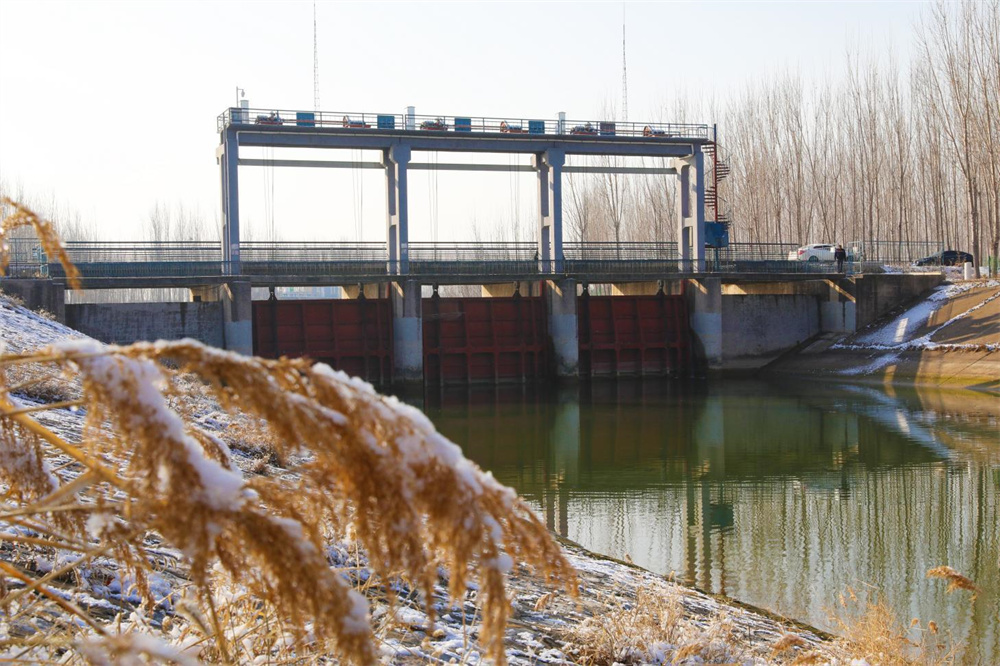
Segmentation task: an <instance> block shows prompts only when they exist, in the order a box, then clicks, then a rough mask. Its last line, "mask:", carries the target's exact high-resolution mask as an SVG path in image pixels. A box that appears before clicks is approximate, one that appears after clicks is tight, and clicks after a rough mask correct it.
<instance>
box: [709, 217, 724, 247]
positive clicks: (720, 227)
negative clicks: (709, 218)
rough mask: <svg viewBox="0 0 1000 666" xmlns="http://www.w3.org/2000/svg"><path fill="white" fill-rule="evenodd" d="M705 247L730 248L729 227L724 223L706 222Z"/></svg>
mask: <svg viewBox="0 0 1000 666" xmlns="http://www.w3.org/2000/svg"><path fill="white" fill-rule="evenodd" d="M705 247H717V248H718V247H729V227H727V226H726V225H725V224H723V223H722V222H706V223H705Z"/></svg>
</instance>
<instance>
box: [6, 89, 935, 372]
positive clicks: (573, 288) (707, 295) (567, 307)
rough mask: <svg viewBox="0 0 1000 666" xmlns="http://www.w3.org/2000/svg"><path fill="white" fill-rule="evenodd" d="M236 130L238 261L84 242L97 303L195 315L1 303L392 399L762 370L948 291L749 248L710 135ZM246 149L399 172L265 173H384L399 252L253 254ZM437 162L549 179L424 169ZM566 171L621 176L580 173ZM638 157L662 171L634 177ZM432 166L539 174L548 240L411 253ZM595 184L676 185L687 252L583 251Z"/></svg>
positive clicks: (536, 129) (500, 125) (33, 278)
mask: <svg viewBox="0 0 1000 666" xmlns="http://www.w3.org/2000/svg"><path fill="white" fill-rule="evenodd" d="M218 122H219V136H220V145H219V147H218V150H217V158H218V163H219V166H220V182H221V192H222V209H223V228H222V241H221V243H128V242H119V243H67V248H68V251H69V254H70V257H71V258H72V260H73V261H74V263H76V265H77V267H78V268H79V269H80V272H81V274H82V282H83V288H84V289H130V288H137V289H149V288H164V287H170V288H184V289H189V290H190V294H191V302H184V303H140V304H134V303H121V304H66V301H65V296H64V291H65V280H64V278H65V276H64V275H63V274H62V269H61V267H60V266H59V265H58V264H53V263H50V262H48V261H47V260H45V259H44V258H38V259H36V260H34V263H32V262H30V261H29V262H27V264H25V265H23V266H17V265H14V266H12V272H11V275H13V276H17V277H15V278H14V279H4V280H2V281H0V287H2V288H3V289H4V290H6V291H9V292H13V293H17V294H19V295H21V296H22V297H23V298H24V299H25V301H26V302H27V303H28V304H29V305H33V304H34V305H41V306H44V307H45V308H46V309H48V310H49V311H51V312H53V313H54V314H55V315H56V316H57V318H60V319H61V320H63V321H66V322H67V323H69V324H70V325H72V326H74V327H76V328H78V329H79V330H81V331H82V332H84V333H87V334H90V335H92V336H94V337H96V338H98V339H102V340H106V341H113V342H130V341H133V340H137V339H155V338H165V339H170V338H180V337H191V338H195V339H198V340H202V341H204V342H207V343H210V344H214V345H217V346H222V347H225V348H227V349H230V350H233V351H237V352H240V353H245V354H250V353H256V354H259V355H261V356H265V357H280V356H289V357H297V356H308V357H310V358H313V359H316V360H321V361H324V362H327V363H329V364H331V365H332V366H334V367H336V368H338V369H342V370H344V371H346V372H349V373H351V374H354V375H358V376H361V377H363V378H365V379H368V380H370V381H373V382H378V383H383V384H385V383H395V382H423V383H427V384H447V383H476V382H527V381H535V380H540V379H546V378H557V377H568V378H572V377H605V376H606V377H617V376H670V375H676V376H683V375H689V374H692V373H694V372H699V371H713V370H726V369H731V368H743V367H752V366H754V364H757V365H759V364H760V363H762V362H763V360H766V359H768V358H770V357H773V356H774V355H775V354H779V353H781V352H783V351H785V350H787V349H789V348H791V347H794V346H795V345H797V344H799V343H801V342H803V341H805V340H807V339H809V338H811V337H813V336H815V335H818V334H820V333H823V332H850V331H853V330H855V329H856V328H858V327H862V326H864V325H866V324H867V323H869V322H870V321H871V320H873V319H874V318H875V317H876V316H878V315H879V314H882V313H884V312H885V311H887V310H888V309H889V308H891V307H893V306H894V305H896V304H898V303H900V302H902V301H904V300H906V299H909V298H912V297H914V296H916V295H918V294H919V293H921V292H923V291H925V290H926V289H928V288H930V287H932V286H934V285H935V284H936V283H937V281H939V280H940V276H912V275H884V276H883V275H858V276H851V277H848V276H844V275H838V274H836V273H834V272H833V270H832V266H830V265H827V264H824V263H818V264H811V263H807V262H797V261H789V260H788V258H787V255H788V250H789V249H792V248H790V247H789V246H786V245H780V244H754V245H750V244H744V245H739V244H735V243H733V244H730V243H728V239H727V238H726V225H727V220H726V219H725V216H724V214H723V213H722V211H721V209H720V201H719V198H718V194H717V192H716V187H717V183H718V180H719V179H720V178H722V177H724V175H725V172H726V170H725V169H724V165H723V164H722V163H721V161H720V160H719V159H718V157H719V156H718V153H717V146H716V145H715V143H714V131H713V128H711V127H710V126H708V125H677V124H655V123H654V124H645V125H643V124H631V123H610V122H599V121H594V122H589V121H588V122H577V121H566V120H564V119H562V118H560V120H558V121H555V122H553V121H538V120H528V119H524V120H511V119H504V120H501V119H490V118H469V117H464V118H463V117H441V116H434V117H424V116H417V115H416V114H414V113H412V111H408V113H406V114H403V115H395V116H393V115H387V114H339V113H338V114H326V113H312V112H294V111H266V112H259V111H258V110H252V109H247V108H231V109H228V110H227V111H226V112H224V113H223V114H222V115H221V116H220V117H219V120H218ZM241 147H253V148H290V149H307V148H311V149H320V150H322V149H346V150H355V151H356V150H361V151H368V152H369V153H370V152H372V151H374V152H375V153H376V154H377V155H379V157H380V159H379V160H378V161H372V162H358V161H347V162H341V161H333V160H304V159H269V160H266V166H273V167H295V168H301V167H310V168H347V169H379V170H382V171H383V172H384V175H385V181H384V182H385V197H386V211H387V215H386V235H385V239H384V241H381V242H376V243H307V242H290V243H284V242H282V243H260V242H250V241H246V240H244V239H243V238H242V237H241V232H240V228H241V224H240V208H239V205H240V200H239V188H240V178H239V171H240V167H241V166H244V167H245V166H251V167H253V166H263V165H264V162H265V161H263V160H256V159H252V158H249V157H243V156H241V155H240V148H241ZM429 151H433V152H440V153H446V154H447V153H453V154H454V153H483V154H520V155H530V156H531V158H532V162H531V165H514V164H507V165H503V164H463V163H454V164H449V163H439V162H437V161H434V162H421V161H419V160H417V159H414V157H415V156H419V155H420V154H421V153H425V152H429ZM567 156H585V157H603V158H607V159H605V160H603V161H602V162H603V165H598V166H574V165H571V164H567ZM617 158H649V159H650V160H651V163H652V164H653V165H654V166H641V167H636V166H615V165H616V164H621V162H616V159H617ZM422 169H441V170H469V171H527V172H531V173H533V174H535V176H536V183H537V225H536V227H535V229H536V233H535V236H536V238H535V240H534V241H532V242H526V243H525V242H520V243H428V242H424V241H421V240H419V239H413V238H411V237H410V233H409V179H408V176H409V173H410V172H411V171H416V170H422ZM587 172H594V173H607V172H612V173H620V174H635V173H638V174H660V175H670V176H674V181H673V182H674V186H675V187H676V188H677V196H676V202H677V209H676V214H675V219H676V223H677V228H676V234H675V238H677V239H678V241H677V242H656V243H578V242H569V241H567V240H566V239H565V238H564V233H563V174H566V173H587ZM713 246H714V247H713ZM25 254H27V255H30V254H31V252H27V253H25ZM456 284H457V285H480V286H481V292H482V297H479V298H449V297H444V296H438V295H437V287H439V286H443V285H456ZM598 285H600V288H599V289H595V287H596V286H598ZM299 286H340V287H342V290H343V293H344V294H345V296H346V298H343V299H339V300H327V301H300V300H278V299H276V298H274V297H273V294H274V289H275V288H278V287H299ZM254 287H266V288H271V293H272V298H271V299H269V300H266V301H254V300H253V298H252V289H253V288H254ZM431 291H433V294H430V293H429V292H431Z"/></svg>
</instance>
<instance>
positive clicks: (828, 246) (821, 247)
mask: <svg viewBox="0 0 1000 666" xmlns="http://www.w3.org/2000/svg"><path fill="white" fill-rule="evenodd" d="M836 249H837V246H836V245H834V244H833V243H813V244H811V245H803V246H802V247H800V248H799V249H797V250H792V251H791V252H789V253H788V260H789V261H833V253H834V250H836Z"/></svg>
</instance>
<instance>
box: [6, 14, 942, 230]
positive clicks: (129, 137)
mask: <svg viewBox="0 0 1000 666" xmlns="http://www.w3.org/2000/svg"><path fill="white" fill-rule="evenodd" d="M925 8H926V4H925V3H921V2H749V1H748V2H648V3H646V2H628V3H625V5H624V12H625V22H626V32H627V56H628V90H629V119H630V120H634V121H642V120H662V121H672V120H673V121H681V120H687V121H689V122H705V123H712V122H714V121H715V120H716V119H715V118H711V117H689V118H686V119H684V118H677V117H675V116H674V115H672V114H670V113H668V112H667V111H666V109H672V108H674V107H675V104H676V102H677V100H678V99H683V100H687V102H688V104H689V106H696V105H698V104H707V103H708V102H709V101H710V100H713V99H714V100H715V101H716V102H717V103H724V102H725V100H726V99H728V98H729V96H731V95H733V94H735V93H738V92H739V91H741V90H744V89H745V88H746V87H747V86H752V85H753V83H754V81H756V80H760V79H761V78H763V77H768V76H774V75H779V74H782V73H784V72H789V71H791V72H798V73H800V74H801V76H802V77H803V79H804V80H805V82H806V83H807V85H809V84H811V83H813V82H816V81H819V80H820V79H822V78H823V77H824V76H827V75H833V76H839V75H840V74H841V72H842V71H843V66H844V56H845V53H846V52H847V50H848V48H849V47H850V45H851V44H855V43H861V44H863V45H865V46H866V47H869V48H871V49H874V50H876V51H884V50H887V49H891V50H892V51H894V52H895V54H896V55H897V56H899V57H900V58H901V59H902V60H905V59H906V56H907V55H908V53H909V51H910V49H911V46H912V41H913V38H912V35H913V26H914V24H915V22H916V21H917V19H918V17H919V15H920V13H921V11H922V10H923V9H925ZM622 12H623V4H622V3H621V2H592V3H586V2H548V3H534V2H449V3H424V2H331V1H329V0H327V1H320V2H318V3H317V19H318V48H319V74H320V100H321V108H322V109H323V110H324V111H364V112H390V113H402V111H403V109H404V107H406V106H407V105H413V106H415V107H416V110H417V113H418V114H434V115H438V114H439V115H446V116H454V115H472V116H491V117H505V116H512V117H521V118H527V117H537V118H544V119H549V118H554V117H555V116H556V114H557V112H559V111H566V112H567V114H568V116H569V117H570V118H594V119H598V117H599V116H600V115H601V110H602V109H603V108H606V107H607V106H608V105H609V104H610V105H614V106H616V107H617V106H619V105H620V103H621V97H622V92H621V80H622V43H621V40H622ZM312 19H313V3H312V2H311V1H305V2H294V1H286V2H266V1H263V0H261V1H248V2H210V1H198V2H194V1H185V0H173V1H170V2H82V1H79V0H76V1H74V2H45V1H41V0H33V1H31V2H22V1H20V0H0V179H2V181H3V182H4V183H5V184H6V185H7V186H8V187H13V186H17V185H21V186H23V187H24V188H25V190H26V191H27V192H29V193H31V194H32V195H34V196H41V197H46V198H48V197H51V196H53V195H54V196H55V197H56V198H57V199H58V201H59V202H60V203H61V204H62V205H63V206H65V207H70V208H72V209H73V210H76V211H79V213H80V214H81V215H82V216H83V218H84V220H86V221H88V222H90V223H92V224H94V225H95V226H96V227H98V230H99V233H100V234H101V236H102V237H104V238H108V239H117V240H132V239H141V238H142V237H143V228H144V224H145V220H146V219H148V216H149V211H150V209H151V207H152V206H153V204H154V203H155V202H156V201H160V202H162V203H165V204H168V205H177V204H183V205H184V206H185V207H187V208H189V209H197V210H198V211H199V212H200V214H201V215H202V216H203V217H204V218H206V220H208V221H210V222H213V223H214V220H215V219H217V217H218V216H219V208H220V205H219V200H220V194H219V170H218V166H217V165H216V163H215V148H216V146H217V144H218V141H219V139H218V134H217V132H216V117H217V116H218V115H219V114H220V113H221V112H222V111H223V110H224V109H225V108H226V107H228V106H231V105H233V104H234V103H235V99H236V97H235V90H236V87H237V86H239V87H241V88H243V89H245V90H246V95H247V98H248V99H249V100H250V103H251V106H253V107H274V108H283V109H301V110H312V107H313V31H312ZM244 155H245V156H254V155H251V154H250V153H249V152H246V153H244ZM307 156H308V157H314V158H316V159H336V157H333V156H332V155H331V154H330V152H325V153H322V154H316V153H315V152H313V153H307ZM296 157H298V155H296ZM355 157H362V158H363V159H366V160H367V159H372V160H374V159H377V158H376V156H375V155H374V154H371V155H368V154H366V155H355ZM441 159H442V161H445V159H447V160H448V161H452V160H451V158H446V157H444V156H442V158H441ZM499 159H500V160H504V159H506V158H499ZM525 162H526V160H525ZM272 177H273V178H272ZM272 179H273V191H274V194H273V199H272V197H271V180H272ZM240 187H241V206H242V211H241V212H242V219H243V224H244V228H247V227H252V228H253V234H254V236H255V237H256V238H258V239H260V238H263V237H264V236H265V234H266V226H267V225H268V224H269V223H270V220H271V217H272V216H273V219H274V225H275V227H276V228H277V229H278V233H279V234H280V237H281V238H282V239H284V240H312V239H329V240H339V239H345V240H353V239H355V238H357V232H356V228H357V227H358V225H359V224H360V226H361V231H362V234H361V235H362V237H363V239H364V240H382V239H383V238H384V234H385V231H384V229H385V217H384V216H385V204H384V201H383V199H384V194H383V177H382V176H381V174H380V173H379V172H378V171H373V170H366V171H364V172H363V176H361V175H355V174H352V172H350V171H346V170H320V169H273V170H272V171H271V172H268V170H266V169H263V168H252V167H242V168H241V170H240ZM265 189H266V190H267V191H265ZM534 197H535V192H534V188H533V181H532V178H531V176H530V174H522V175H518V176H509V175H507V174H483V173H475V174H456V173H443V174H440V175H439V176H438V177H437V179H436V182H435V180H434V178H433V177H432V176H430V175H429V174H428V173H427V172H421V173H413V174H411V207H410V214H411V233H410V239H411V241H420V240H432V236H433V233H432V222H433V221H434V220H435V219H436V221H437V226H438V239H439V240H469V239H471V226H472V220H473V219H475V220H477V221H478V222H479V224H480V225H482V226H484V227H485V226H489V225H491V224H497V223H499V220H500V219H501V218H503V217H505V218H507V219H510V218H511V217H513V216H515V215H517V216H520V217H521V219H522V220H524V222H525V225H526V227H527V229H528V230H531V229H532V228H533V227H532V225H533V224H534V220H533V212H534ZM434 199H436V200H437V206H436V210H437V213H436V215H435V212H434V211H435V206H434V205H433V201H432V200H434ZM272 202H273V205H272Z"/></svg>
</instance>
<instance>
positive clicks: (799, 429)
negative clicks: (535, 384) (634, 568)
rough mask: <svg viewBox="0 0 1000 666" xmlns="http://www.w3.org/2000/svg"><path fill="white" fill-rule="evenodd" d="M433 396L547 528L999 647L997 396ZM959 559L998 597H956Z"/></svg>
mask: <svg viewBox="0 0 1000 666" xmlns="http://www.w3.org/2000/svg"><path fill="white" fill-rule="evenodd" d="M424 400H425V404H424V407H425V409H426V410H427V412H428V414H429V415H430V416H431V418H432V419H433V420H434V422H435V423H436V424H437V426H438V428H439V429H440V430H441V431H442V432H444V433H445V434H446V435H447V436H448V437H450V438H451V439H453V440H454V441H456V442H458V443H460V444H461V445H462V446H463V448H464V450H465V451H466V454H467V455H468V456H469V457H471V458H472V459H474V460H476V461H477V462H478V463H479V464H480V465H481V466H483V467H484V468H486V469H489V470H492V472H493V473H494V475H495V476H496V477H497V478H498V479H500V480H501V481H502V482H504V483H507V484H509V485H511V486H513V487H515V488H516V489H517V490H518V491H519V492H520V493H521V494H522V496H524V497H525V498H527V499H528V500H529V502H531V503H532V504H533V506H535V507H536V509H537V510H538V511H540V512H541V513H542V514H544V516H545V519H546V521H547V523H548V525H549V527H550V528H551V529H553V530H555V531H557V532H559V533H560V534H562V535H565V536H567V537H569V538H570V539H573V540H575V541H578V542H580V543H582V544H583V545H585V546H586V547H588V548H590V549H592V550H595V551H597V552H601V553H605V554H608V555H612V556H615V557H625V556H626V554H627V555H628V556H630V557H631V558H632V559H633V560H634V561H635V562H636V563H638V564H640V565H641V566H644V567H647V568H649V569H652V570H654V571H659V572H661V573H670V572H675V573H676V574H677V575H678V576H679V577H680V578H682V579H684V580H686V581H688V582H690V583H692V584H695V585H697V586H698V587H701V588H703V589H707V590H710V591H713V592H719V593H723V594H728V595H731V596H733V597H735V598H737V599H741V600H744V601H747V602H749V603H753V604H756V605H760V606H763V607H765V608H769V609H771V610H774V611H776V612H779V613H783V614H787V615H790V616H793V617H798V618H802V619H804V620H806V621H809V622H811V623H813V624H816V625H818V626H821V627H826V628H832V627H831V626H830V623H829V621H828V610H829V609H831V608H832V607H833V605H834V602H835V600H836V598H837V594H838V593H839V592H841V591H843V590H844V589H845V588H846V586H848V585H850V586H852V587H855V588H858V587H859V586H864V585H866V584H867V585H872V586H875V587H877V588H878V589H879V590H881V591H882V592H883V593H884V594H885V596H886V598H887V600H888V601H889V603H890V604H891V605H892V606H893V607H894V608H896V609H898V610H899V612H900V613H902V614H903V615H905V616H906V617H905V618H904V619H905V620H908V619H909V618H910V617H920V618H922V619H923V620H924V621H927V620H935V621H936V622H938V624H939V625H941V626H942V627H948V628H949V629H950V630H951V631H952V632H953V633H954V634H955V635H956V636H958V637H959V638H961V639H962V640H964V641H965V643H966V644H967V646H968V651H967V653H966V654H967V661H969V662H970V663H976V661H980V660H985V661H986V662H990V661H991V660H992V656H993V655H994V654H1000V632H998V629H997V627H998V625H1000V618H998V589H1000V572H998V564H1000V536H998V530H1000V528H998V525H1000V471H998V470H1000V435H998V415H1000V406H998V403H1000V401H997V400H996V398H995V396H979V395H978V394H962V395H954V394H943V393H942V394H937V393H916V392H910V393H894V394H890V393H886V392H883V391H881V390H878V389H871V388H858V387H842V386H822V385H814V386H794V387H792V386H789V387H781V386H772V385H768V384H764V383H757V382H726V383H724V384H712V385H706V384H688V383H676V382H675V383H670V382H619V383H594V384H591V385H584V386H581V387H579V388H576V387H574V388H572V389H561V390H559V391H555V392H553V391H551V390H548V391H536V390H534V389H531V388H522V387H511V388H500V389H475V390H457V391H448V392H444V393H436V394H432V395H428V396H425V397H424ZM946 563H947V564H949V565H951V566H953V567H954V568H956V569H958V570H960V571H963V572H966V573H967V574H969V575H971V576H972V577H973V578H974V579H975V580H976V581H977V582H978V584H979V585H980V586H981V587H982V588H983V590H984V593H983V594H981V595H980V598H979V600H978V601H977V602H976V604H974V605H970V604H969V603H968V601H967V598H962V597H958V596H952V597H948V596H946V595H945V593H944V587H945V586H944V585H943V584H941V583H940V582H939V581H934V580H928V579H926V578H925V572H926V571H927V569H929V568H931V567H933V566H937V565H939V564H946Z"/></svg>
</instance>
